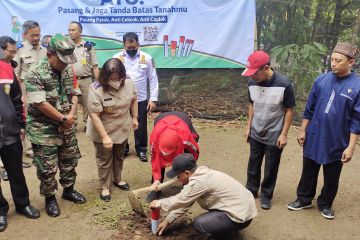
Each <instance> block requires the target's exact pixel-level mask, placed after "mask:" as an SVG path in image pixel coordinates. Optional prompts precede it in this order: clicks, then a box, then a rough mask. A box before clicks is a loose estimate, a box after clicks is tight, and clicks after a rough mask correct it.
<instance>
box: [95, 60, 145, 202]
mask: <svg viewBox="0 0 360 240" xmlns="http://www.w3.org/2000/svg"><path fill="white" fill-rule="evenodd" d="M137 108H138V104H137V94H136V87H135V84H134V82H133V81H131V80H130V79H126V71H125V67H124V65H123V63H122V62H121V61H120V60H119V59H116V58H111V59H109V60H108V61H106V62H105V64H104V66H103V67H102V68H101V72H100V77H99V81H97V82H94V83H93V84H91V87H90V89H89V113H90V117H91V121H89V123H88V126H89V127H88V132H89V134H90V135H91V138H92V140H93V142H94V146H95V150H96V163H97V166H98V173H99V178H100V187H101V194H100V198H101V199H102V200H104V201H110V188H111V185H112V183H113V184H114V185H115V186H116V187H118V188H120V189H122V190H129V189H130V186H129V184H128V183H126V182H125V181H123V179H122V176H121V171H122V167H123V162H124V150H125V145H126V142H127V141H126V140H127V138H128V137H129V134H130V132H131V131H132V128H133V129H136V128H137V126H138V121H137V117H138V113H137V112H138V109H137ZM130 111H131V115H130Z"/></svg>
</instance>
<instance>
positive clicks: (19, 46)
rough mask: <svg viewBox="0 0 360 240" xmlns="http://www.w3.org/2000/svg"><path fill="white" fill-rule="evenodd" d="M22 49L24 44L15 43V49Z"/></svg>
mask: <svg viewBox="0 0 360 240" xmlns="http://www.w3.org/2000/svg"><path fill="white" fill-rule="evenodd" d="M22 47H24V44H23V43H22V42H17V43H16V48H17V49H20V48H22Z"/></svg>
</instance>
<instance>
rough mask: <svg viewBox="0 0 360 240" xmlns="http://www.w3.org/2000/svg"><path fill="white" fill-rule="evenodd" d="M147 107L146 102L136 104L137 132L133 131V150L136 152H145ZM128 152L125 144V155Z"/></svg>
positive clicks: (127, 146) (127, 145)
mask: <svg viewBox="0 0 360 240" xmlns="http://www.w3.org/2000/svg"><path fill="white" fill-rule="evenodd" d="M147 105H148V101H147V100H145V101H141V102H138V114H139V117H138V122H139V127H138V129H137V130H135V131H134V137H135V149H136V152H137V153H139V152H145V153H146V152H147V140H148V135H147V110H146V108H147ZM128 152H129V143H126V147H125V153H128Z"/></svg>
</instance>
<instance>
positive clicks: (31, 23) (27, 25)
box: [22, 20, 40, 33]
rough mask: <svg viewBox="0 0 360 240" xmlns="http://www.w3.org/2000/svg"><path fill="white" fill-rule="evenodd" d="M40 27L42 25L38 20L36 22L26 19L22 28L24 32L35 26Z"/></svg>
mask: <svg viewBox="0 0 360 240" xmlns="http://www.w3.org/2000/svg"><path fill="white" fill-rule="evenodd" d="M36 27H38V28H40V25H39V23H38V22H35V21H31V20H29V21H26V22H24V24H23V26H22V28H23V33H26V32H27V31H29V30H30V29H33V28H36Z"/></svg>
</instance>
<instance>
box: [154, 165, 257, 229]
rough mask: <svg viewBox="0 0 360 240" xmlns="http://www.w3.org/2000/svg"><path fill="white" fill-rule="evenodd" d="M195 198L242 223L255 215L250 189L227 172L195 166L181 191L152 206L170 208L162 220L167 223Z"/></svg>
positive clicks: (187, 207) (190, 204)
mask: <svg viewBox="0 0 360 240" xmlns="http://www.w3.org/2000/svg"><path fill="white" fill-rule="evenodd" d="M196 201H197V202H198V203H199V205H200V207H202V208H203V209H205V210H219V211H223V212H225V213H226V215H228V217H229V218H230V219H231V220H232V221H234V222H238V223H244V222H246V221H248V220H250V219H253V218H254V217H256V215H257V213H258V212H257V209H256V205H255V199H254V197H253V195H252V193H251V192H250V191H249V190H247V189H246V188H245V187H244V186H243V185H242V184H241V183H239V182H238V181H237V180H235V179H234V178H232V177H230V176H229V175H227V174H225V173H222V172H219V171H215V170H212V169H209V168H208V167H205V166H200V167H198V168H197V169H196V170H195V172H194V173H193V174H192V175H191V177H190V178H189V183H188V184H186V185H185V186H184V188H183V189H182V191H181V192H180V193H179V194H177V195H175V196H172V197H169V198H164V199H161V200H158V201H157V206H156V207H161V208H162V209H163V210H165V211H171V212H170V213H169V215H167V216H166V218H165V219H166V220H167V221H168V222H169V223H171V222H173V221H174V220H175V219H177V218H178V217H180V216H181V215H183V214H184V213H185V212H186V211H187V210H189V208H190V207H191V206H192V205H193V204H194V202H196Z"/></svg>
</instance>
